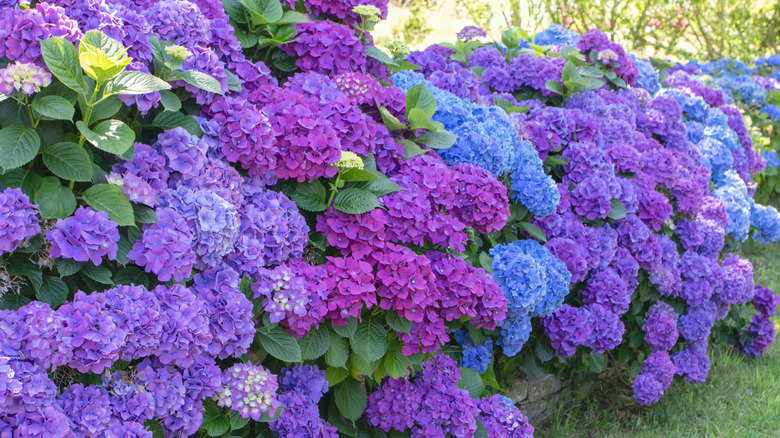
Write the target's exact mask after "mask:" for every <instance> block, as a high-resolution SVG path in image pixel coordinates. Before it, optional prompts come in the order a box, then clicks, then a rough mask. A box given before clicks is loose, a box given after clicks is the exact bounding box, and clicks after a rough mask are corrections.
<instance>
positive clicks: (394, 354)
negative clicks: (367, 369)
mask: <svg viewBox="0 0 780 438" xmlns="http://www.w3.org/2000/svg"><path fill="white" fill-rule="evenodd" d="M410 365H411V363H410V362H409V359H407V358H406V356H404V353H403V351H401V349H400V348H394V349H391V350H390V351H388V352H387V354H386V355H385V360H384V367H385V372H387V374H388V375H389V376H390V377H392V378H394V379H400V378H401V377H403V376H405V375H406V373H407V371H408V370H409V366H410Z"/></svg>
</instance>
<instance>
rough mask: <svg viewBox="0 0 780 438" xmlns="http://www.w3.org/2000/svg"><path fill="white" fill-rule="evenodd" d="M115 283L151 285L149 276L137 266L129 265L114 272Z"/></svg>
mask: <svg viewBox="0 0 780 438" xmlns="http://www.w3.org/2000/svg"><path fill="white" fill-rule="evenodd" d="M113 281H114V284H124V285H131V284H134V285H136V286H144V287H149V278H148V277H147V276H146V273H144V271H142V270H141V269H139V268H138V267H137V266H128V267H126V268H124V269H120V270H119V271H117V273H116V274H114V278H113Z"/></svg>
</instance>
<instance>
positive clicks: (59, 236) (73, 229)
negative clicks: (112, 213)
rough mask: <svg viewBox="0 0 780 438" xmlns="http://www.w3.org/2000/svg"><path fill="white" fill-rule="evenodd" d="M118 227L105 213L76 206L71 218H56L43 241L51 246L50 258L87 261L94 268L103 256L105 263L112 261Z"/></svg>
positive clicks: (116, 247)
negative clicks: (105, 258) (106, 258)
mask: <svg viewBox="0 0 780 438" xmlns="http://www.w3.org/2000/svg"><path fill="white" fill-rule="evenodd" d="M118 228H119V225H117V223H116V222H114V221H112V220H110V219H109V218H108V213H106V212H105V211H95V210H93V209H92V208H91V207H87V208H84V207H79V208H78V209H76V212H75V213H74V214H73V216H71V217H68V218H65V219H59V220H58V221H57V223H56V224H55V225H54V229H52V230H50V231H49V232H48V233H46V238H47V239H48V240H49V242H50V243H51V256H52V257H62V258H65V259H73V260H75V261H77V262H86V261H91V262H92V263H94V264H95V266H98V265H100V263H101V262H102V258H103V256H108V259H109V260H114V259H115V258H116V252H117V250H118V249H119V247H118V246H117V242H119V230H118Z"/></svg>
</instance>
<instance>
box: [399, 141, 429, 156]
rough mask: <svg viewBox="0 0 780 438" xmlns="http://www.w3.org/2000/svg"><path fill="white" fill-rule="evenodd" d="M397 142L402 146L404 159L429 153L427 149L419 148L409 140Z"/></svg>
mask: <svg viewBox="0 0 780 438" xmlns="http://www.w3.org/2000/svg"><path fill="white" fill-rule="evenodd" d="M398 141H399V142H400V143H401V144H402V145H403V146H404V158H405V159H407V160H408V159H410V158H414V157H416V156H418V155H422V154H424V153H426V152H429V151H430V150H429V149H423V148H421V147H420V145H418V144H417V143H415V142H413V141H411V140H398Z"/></svg>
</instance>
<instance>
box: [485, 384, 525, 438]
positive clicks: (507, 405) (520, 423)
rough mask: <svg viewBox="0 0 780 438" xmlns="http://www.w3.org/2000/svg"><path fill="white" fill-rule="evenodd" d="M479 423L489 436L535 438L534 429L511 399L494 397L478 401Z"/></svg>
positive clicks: (496, 437)
mask: <svg viewBox="0 0 780 438" xmlns="http://www.w3.org/2000/svg"><path fill="white" fill-rule="evenodd" d="M476 403H477V409H479V421H481V422H482V425H483V426H485V430H486V431H487V433H488V436H490V437H495V438H533V436H534V427H533V426H532V425H531V424H530V423H529V422H528V418H526V416H525V415H523V413H522V412H520V409H517V407H516V406H515V405H514V403H513V402H512V400H511V399H509V398H507V397H504V396H502V395H498V394H496V395H493V396H490V397H484V398H481V399H478V400H476Z"/></svg>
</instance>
